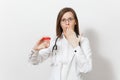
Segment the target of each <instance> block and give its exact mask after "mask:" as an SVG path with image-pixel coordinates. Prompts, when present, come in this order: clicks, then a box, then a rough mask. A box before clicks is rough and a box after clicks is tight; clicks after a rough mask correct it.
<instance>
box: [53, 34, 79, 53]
mask: <svg viewBox="0 0 120 80" xmlns="http://www.w3.org/2000/svg"><path fill="white" fill-rule="evenodd" d="M77 37H78V36H77ZM58 38H59V37H57V38H56V40H55V43H54V46H53V48H52V52H53V51H54V50H57V40H58ZM78 44H79V46H81V44H80V41H79V43H78Z"/></svg>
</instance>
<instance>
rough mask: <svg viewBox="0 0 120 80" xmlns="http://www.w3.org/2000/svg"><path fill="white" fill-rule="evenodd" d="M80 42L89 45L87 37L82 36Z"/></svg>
mask: <svg viewBox="0 0 120 80" xmlns="http://www.w3.org/2000/svg"><path fill="white" fill-rule="evenodd" d="M80 42H81V44H89V39H88V38H87V37H86V36H81V38H80Z"/></svg>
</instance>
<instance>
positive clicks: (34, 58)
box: [29, 39, 53, 65]
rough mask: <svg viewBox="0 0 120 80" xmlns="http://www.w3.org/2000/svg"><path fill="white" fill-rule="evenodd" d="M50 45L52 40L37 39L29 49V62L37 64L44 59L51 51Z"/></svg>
mask: <svg viewBox="0 0 120 80" xmlns="http://www.w3.org/2000/svg"><path fill="white" fill-rule="evenodd" d="M52 45H53V40H52V41H47V42H46V41H42V39H40V40H38V42H37V43H36V44H35V46H34V47H33V49H32V50H31V53H30V56H29V62H31V63H32V64H33V65H37V64H38V63H40V62H43V61H44V60H46V59H47V58H48V57H49V56H50V54H51V53H52Z"/></svg>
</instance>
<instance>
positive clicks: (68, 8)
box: [56, 7, 79, 37]
mask: <svg viewBox="0 0 120 80" xmlns="http://www.w3.org/2000/svg"><path fill="white" fill-rule="evenodd" d="M66 12H72V14H73V16H74V18H75V21H76V25H75V27H74V31H75V33H76V35H79V23H78V19H77V15H76V13H75V11H74V10H73V9H72V8H70V7H65V8H63V9H61V10H60V12H59V14H58V16H57V21H56V36H57V37H60V36H61V34H62V32H63V30H62V27H61V24H60V22H61V18H62V16H63V15H64V14H65V13H66Z"/></svg>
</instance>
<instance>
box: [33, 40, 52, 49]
mask: <svg viewBox="0 0 120 80" xmlns="http://www.w3.org/2000/svg"><path fill="white" fill-rule="evenodd" d="M49 46H50V40H43V38H41V39H40V40H38V41H37V42H36V44H35V46H34V47H33V49H34V50H38V51H39V50H41V49H44V48H48V47H49Z"/></svg>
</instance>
